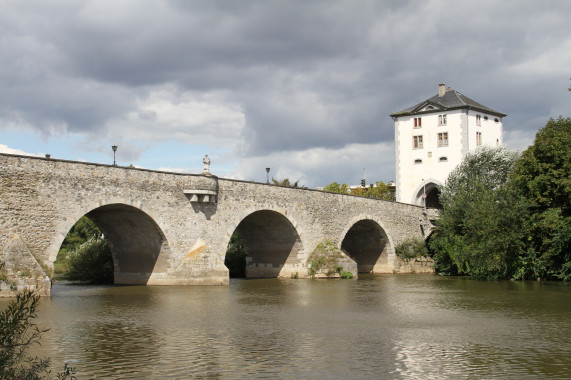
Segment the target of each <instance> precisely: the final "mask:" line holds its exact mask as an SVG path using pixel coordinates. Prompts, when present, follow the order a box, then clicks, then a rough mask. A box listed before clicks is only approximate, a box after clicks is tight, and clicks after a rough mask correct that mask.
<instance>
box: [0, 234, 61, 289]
mask: <svg viewBox="0 0 571 380" xmlns="http://www.w3.org/2000/svg"><path fill="white" fill-rule="evenodd" d="M0 264H1V268H0V274H1V275H0V297H13V296H15V295H16V293H17V292H19V291H21V290H23V289H29V290H35V291H36V292H37V293H38V294H39V295H41V296H49V295H50V289H51V281H50V278H49V277H48V276H47V275H46V273H45V272H44V270H43V269H42V267H41V266H40V264H39V263H38V261H37V260H36V258H35V257H34V256H33V255H32V253H31V252H30V250H29V249H28V247H26V244H25V243H24V242H23V241H22V239H20V237H19V236H14V237H13V238H12V240H11V241H10V242H9V243H8V245H7V246H6V247H4V249H3V250H2V254H1V256H0Z"/></svg>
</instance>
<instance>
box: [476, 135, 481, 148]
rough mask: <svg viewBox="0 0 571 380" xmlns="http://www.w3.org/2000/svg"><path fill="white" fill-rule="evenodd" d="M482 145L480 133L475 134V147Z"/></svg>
mask: <svg viewBox="0 0 571 380" xmlns="http://www.w3.org/2000/svg"><path fill="white" fill-rule="evenodd" d="M480 145H482V132H476V146H480Z"/></svg>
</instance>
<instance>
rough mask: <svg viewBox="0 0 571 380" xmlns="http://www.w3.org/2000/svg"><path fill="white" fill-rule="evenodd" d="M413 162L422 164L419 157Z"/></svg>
mask: <svg viewBox="0 0 571 380" xmlns="http://www.w3.org/2000/svg"><path fill="white" fill-rule="evenodd" d="M414 163H415V164H422V160H421V159H420V158H417V159H416V160H414Z"/></svg>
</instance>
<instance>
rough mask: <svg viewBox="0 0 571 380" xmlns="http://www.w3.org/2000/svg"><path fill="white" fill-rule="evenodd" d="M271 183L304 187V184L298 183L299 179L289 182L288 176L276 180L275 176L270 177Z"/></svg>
mask: <svg viewBox="0 0 571 380" xmlns="http://www.w3.org/2000/svg"><path fill="white" fill-rule="evenodd" d="M272 183H273V184H274V185H278V186H284V187H296V188H301V189H305V186H302V185H300V184H299V179H298V180H297V181H295V182H293V183H292V182H290V180H289V178H285V179H282V180H281V181H280V180H277V179H275V178H273V177H272Z"/></svg>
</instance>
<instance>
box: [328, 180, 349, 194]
mask: <svg viewBox="0 0 571 380" xmlns="http://www.w3.org/2000/svg"><path fill="white" fill-rule="evenodd" d="M348 189H349V186H347V184H345V183H344V184H342V185H340V184H338V183H337V182H332V183H330V184H329V185H327V186H325V187H324V188H323V191H327V192H329V193H340V194H347V193H348Z"/></svg>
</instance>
